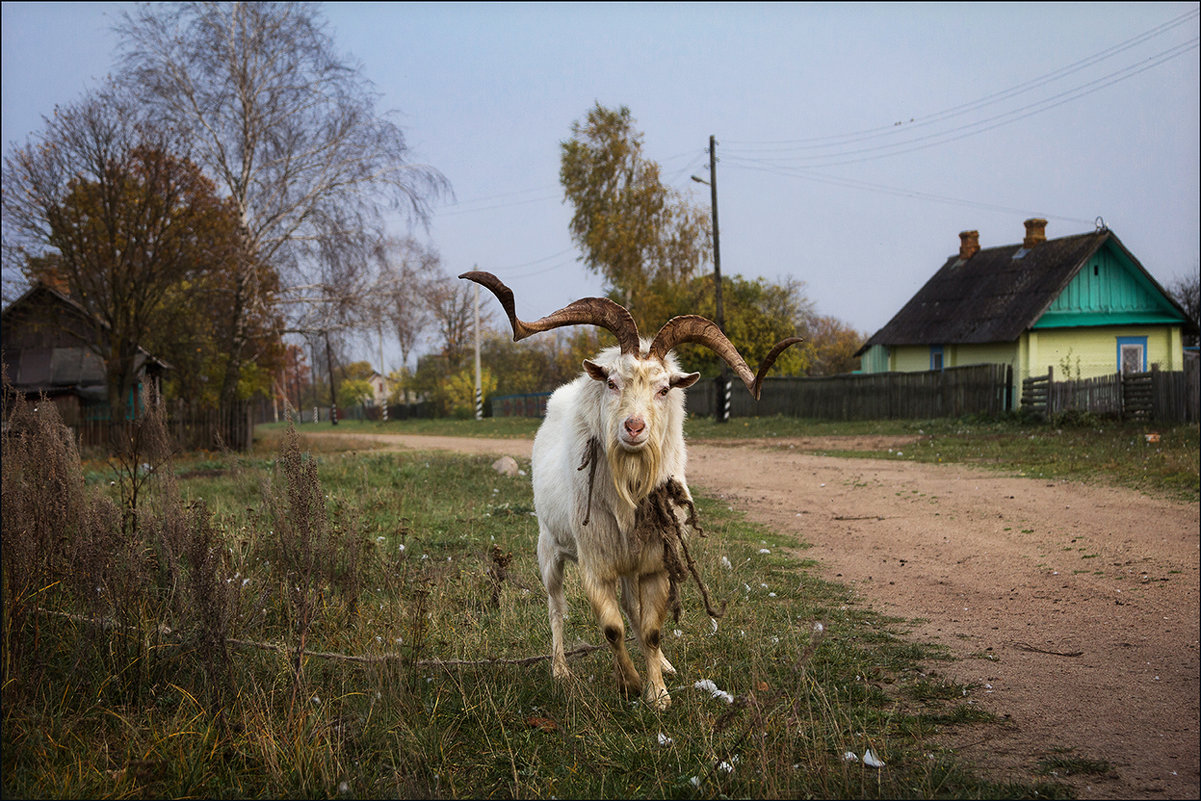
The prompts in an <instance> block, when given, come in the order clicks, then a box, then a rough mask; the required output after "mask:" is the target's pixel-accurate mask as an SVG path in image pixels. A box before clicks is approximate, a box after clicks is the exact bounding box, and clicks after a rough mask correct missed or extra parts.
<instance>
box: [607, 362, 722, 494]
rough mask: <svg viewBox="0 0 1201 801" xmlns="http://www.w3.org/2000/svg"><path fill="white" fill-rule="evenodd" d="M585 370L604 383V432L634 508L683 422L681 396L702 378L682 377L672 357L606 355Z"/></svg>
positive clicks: (620, 488) (619, 483) (616, 477)
mask: <svg viewBox="0 0 1201 801" xmlns="http://www.w3.org/2000/svg"><path fill="white" fill-rule="evenodd" d="M584 370H585V371H586V372H587V373H588V375H589V376H590V377H591V378H592V379H594V380H595V381H597V382H599V383H600V384H601V392H602V400H601V404H600V407H601V421H600V422H601V430H602V432H603V434H604V443H603V444H604V448H605V454H606V456H607V457H608V461H609V466H610V470H611V472H612V473H613V481H614V484H615V486H616V489H617V492H618V494H619V495H621V497H622V498H623V499H624V500H625V501H626V502H627V503H629V504H630V505H631V506H637V505H638V501H640V500H641V499H642V498H644V497H646V495H647V494H648V493H650V491H651V490H653V489H654V484H655V481H656V479H657V478H658V473H659V464H660V459H661V455H662V451H663V443H664V441H665V439H666V437H667V436H668V435H669V434H670V433H671V432H670V431H669V426H673V425H679V424H680V422H681V421H682V418H683V404H684V399H683V396H682V394H681V391H682V390H683V389H685V388H687V387H690V386H692V385H693V384H694V383H696V380H697V379H698V378H700V373H684V372H682V371H681V370H680V366H679V364H678V363H677V362H676V360H675V358H674V357H672V356H671V355H670V354H669V355H667V356H666V357H664V358H663V359H659V358H657V357H647V358H640V357H638V356H635V355H633V354H629V353H627V354H619V353H618V352H617V349H616V348H610V349H608V350H605V351H602V352H601V353H600V355H599V356H598V357H597V360H596V361H591V360H585V361H584Z"/></svg>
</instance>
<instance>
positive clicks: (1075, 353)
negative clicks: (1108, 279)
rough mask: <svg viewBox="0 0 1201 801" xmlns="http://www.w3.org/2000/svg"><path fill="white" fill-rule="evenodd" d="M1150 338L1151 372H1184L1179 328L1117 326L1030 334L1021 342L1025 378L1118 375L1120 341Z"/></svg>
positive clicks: (1149, 366) (1148, 360) (1148, 343)
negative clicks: (1051, 373)
mask: <svg viewBox="0 0 1201 801" xmlns="http://www.w3.org/2000/svg"><path fill="white" fill-rule="evenodd" d="M1119 337H1146V338H1147V369H1148V370H1149V369H1151V366H1152V365H1154V364H1158V365H1159V369H1161V370H1182V369H1184V367H1183V364H1182V360H1183V355H1184V352H1183V348H1182V345H1181V339H1180V327H1179V326H1166V325H1165V326H1125V327H1122V326H1115V327H1112V328H1050V329H1047V328H1044V329H1041V330H1032V331H1028V332H1026V333H1025V334H1023V335H1022V340H1021V341H1020V342H1019V348H1018V349H1019V352H1020V353H1021V355H1022V357H1023V358H1022V362H1021V365H1022V367H1021V371H1020V372H1021V377H1022V378H1029V377H1030V376H1032V375H1034V376H1039V375H1046V373H1047V368H1048V367H1053V368H1054V369H1055V378H1056V380H1061V381H1066V380H1068V379H1069V378H1072V379H1075V378H1095V377H1097V376H1103V375H1113V374H1114V373H1116V372H1118V338H1119Z"/></svg>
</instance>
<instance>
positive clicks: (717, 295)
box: [692, 134, 730, 423]
mask: <svg viewBox="0 0 1201 801" xmlns="http://www.w3.org/2000/svg"><path fill="white" fill-rule="evenodd" d="M692 180H694V181H696V182H697V183H700V184H708V185H709V207H710V208H711V209H712V211H713V287H714V290H713V291H714V305H715V306H716V307H717V320H716V321H715V322H716V323H717V327H718V328H719V329H720V330H721V332H722V333H723V334H724V333H725V332H726V312H725V308H724V305H723V304H722V298H721V237H720V235H719V234H718V229H717V139H716V137H714V136H713V135H712V134H710V135H709V180H708V181H706V180H705V179H703V178H698V177H696V176H695V175H694V176H692ZM716 390H717V392H716V398H715V400H716V403H715V404H714V406H715V407H716V408H715V410H714V419H715V420H716V421H717V422H719V423H725V422H729V419H730V371H729V369H728V368H727V367H726V366H725V364H723V365H722V368H721V375H719V376H718V377H717V381H716Z"/></svg>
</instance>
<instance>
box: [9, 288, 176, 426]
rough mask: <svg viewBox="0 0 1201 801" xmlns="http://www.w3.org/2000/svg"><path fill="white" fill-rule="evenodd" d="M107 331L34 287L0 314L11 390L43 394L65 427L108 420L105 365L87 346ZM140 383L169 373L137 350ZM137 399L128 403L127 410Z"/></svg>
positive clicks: (53, 292) (66, 300) (66, 301)
mask: <svg viewBox="0 0 1201 801" xmlns="http://www.w3.org/2000/svg"><path fill="white" fill-rule="evenodd" d="M105 330H106V327H105V325H104V323H102V322H101V321H99V320H97V319H96V318H95V317H93V316H92V315H91V314H90V313H89V312H88V311H87V310H86V309H85V308H84V307H83V306H81V305H80V304H79V303H77V302H75V301H74V300H72V299H71V297H70V296H69V295H67V294H66V293H65V292H62V291H60V290H59V289H56V288H54V287H51V286H50V285H48V284H44V283H38V284H35V285H34V286H33V287H32V288H31V289H30V290H29V291H27V292H26V293H25V294H24V295H22V296H21V297H20V298H18V299H17V300H15V301H13V302H12V303H11V304H9V306H8V307H6V308H5V309H4V310H3V311H2V312H0V352H2V356H3V361H4V364H5V366H6V369H7V371H8V380H9V385H10V386H11V387H12V389H13V390H14V391H16V392H19V393H21V394H22V395H24V396H26V397H29V398H33V397H38V396H40V395H43V394H44V395H45V396H47V397H48V398H50V399H52V400H53V401H54V403H55V405H57V406H58V410H59V414H60V415H61V416H62V418H63V421H64V422H66V423H67V424H68V425H72V424H75V423H78V422H80V421H82V420H89V419H108V417H109V409H108V384H107V377H106V372H105V368H104V362H103V361H102V360H101V358H100V357H99V356H98V355H96V351H95V350H94V349H93V348H92V347H91V345H92V344H93V343H97V342H102V341H103V338H104V336H105ZM135 367H136V371H137V376H138V383H139V385H141V384H142V383H144V382H146V381H156V380H158V379H159V378H160V377H161V376H162V374H163V372H164V371H165V370H167V369H169V366H168V365H167V364H166V363H165V362H162V361H160V360H159V359H156V358H155V357H153V356H151V355H150V354H149V353H147V352H146V351H145V350H142V349H140V348H139V350H138V356H137V361H136V365H135ZM134 401H135V398H134V397H132V394H131V397H130V398H128V399H126V402H127V404H128V406H127V413H128V410H133V409H136V408H137V407H136V404H135V402H134Z"/></svg>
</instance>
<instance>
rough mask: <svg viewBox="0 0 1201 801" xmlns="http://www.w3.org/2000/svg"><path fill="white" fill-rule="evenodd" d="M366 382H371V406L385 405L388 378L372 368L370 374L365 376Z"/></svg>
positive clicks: (386, 401) (386, 402)
mask: <svg viewBox="0 0 1201 801" xmlns="http://www.w3.org/2000/svg"><path fill="white" fill-rule="evenodd" d="M367 383H369V384H371V400H370V404H371V405H372V406H386V405H387V404H388V379H386V378H384V377H383V376H382V375H380V374H379V373H378V372H377V371H375V370H372V371H371V375H370V376H368V377H367Z"/></svg>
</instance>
